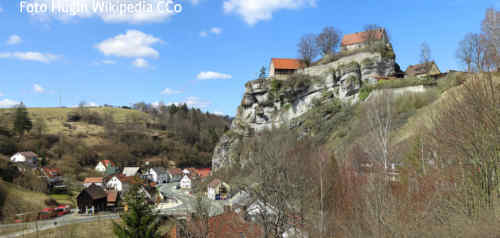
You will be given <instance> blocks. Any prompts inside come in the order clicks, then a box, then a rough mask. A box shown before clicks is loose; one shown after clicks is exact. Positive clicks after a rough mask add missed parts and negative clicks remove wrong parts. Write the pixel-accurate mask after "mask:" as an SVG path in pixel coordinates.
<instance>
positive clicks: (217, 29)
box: [200, 27, 222, 37]
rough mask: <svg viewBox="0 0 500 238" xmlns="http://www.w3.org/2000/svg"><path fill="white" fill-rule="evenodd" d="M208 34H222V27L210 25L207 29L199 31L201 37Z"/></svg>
mask: <svg viewBox="0 0 500 238" xmlns="http://www.w3.org/2000/svg"><path fill="white" fill-rule="evenodd" d="M209 34H214V35H220V34H222V28H220V27H212V28H210V30H208V31H201V32H200V36H201V37H207V36H208V35H209Z"/></svg>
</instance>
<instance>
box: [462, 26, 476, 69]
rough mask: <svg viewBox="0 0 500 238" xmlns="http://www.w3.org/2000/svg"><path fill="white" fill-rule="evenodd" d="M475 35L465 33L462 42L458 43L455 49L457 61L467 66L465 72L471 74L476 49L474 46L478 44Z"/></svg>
mask: <svg viewBox="0 0 500 238" xmlns="http://www.w3.org/2000/svg"><path fill="white" fill-rule="evenodd" d="M476 39H479V37H478V36H477V34H474V33H467V34H466V35H465V37H464V39H463V40H462V41H460V43H459V45H458V49H457V53H456V56H457V59H458V60H459V61H460V62H461V63H463V64H464V65H466V66H467V72H472V71H473V68H472V62H473V58H474V55H475V53H474V51H475V50H476V49H477V47H476V45H477V44H479V41H476Z"/></svg>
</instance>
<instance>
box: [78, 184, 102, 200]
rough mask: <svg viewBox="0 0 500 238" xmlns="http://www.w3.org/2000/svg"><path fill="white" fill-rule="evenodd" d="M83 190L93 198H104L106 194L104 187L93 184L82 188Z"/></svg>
mask: <svg viewBox="0 0 500 238" xmlns="http://www.w3.org/2000/svg"><path fill="white" fill-rule="evenodd" d="M83 192H86V193H88V194H89V195H90V197H91V198H92V199H93V200H97V199H102V198H106V197H107V196H108V195H107V194H106V192H105V191H104V189H102V188H101V187H99V186H97V185H95V184H92V185H90V186H89V187H88V188H86V189H84V190H83V191H82V193H83Z"/></svg>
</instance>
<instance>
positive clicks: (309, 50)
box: [298, 34, 318, 66]
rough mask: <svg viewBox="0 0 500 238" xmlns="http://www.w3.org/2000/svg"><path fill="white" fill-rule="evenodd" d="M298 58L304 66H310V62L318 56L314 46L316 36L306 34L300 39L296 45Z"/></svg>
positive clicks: (316, 48)
mask: <svg viewBox="0 0 500 238" xmlns="http://www.w3.org/2000/svg"><path fill="white" fill-rule="evenodd" d="M298 48H299V57H300V59H301V60H302V61H303V62H304V63H305V64H306V66H310V65H311V64H312V61H313V60H314V59H315V58H316V57H317V56H318V47H317V46H316V36H315V35H314V34H308V35H305V36H303V37H302V38H301V39H300V42H299V44H298Z"/></svg>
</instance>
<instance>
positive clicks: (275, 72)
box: [269, 58, 304, 80]
mask: <svg viewBox="0 0 500 238" xmlns="http://www.w3.org/2000/svg"><path fill="white" fill-rule="evenodd" d="M303 65H304V64H303V63H302V61H301V60H298V59H284V58H272V59H271V64H270V65H269V77H270V78H274V79H277V80H287V79H288V77H289V76H290V75H292V74H294V73H295V72H296V71H297V70H298V69H300V68H302V67H303Z"/></svg>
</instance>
